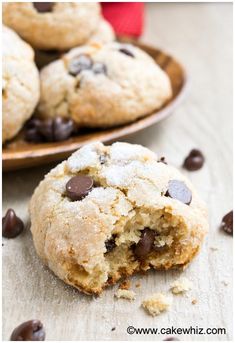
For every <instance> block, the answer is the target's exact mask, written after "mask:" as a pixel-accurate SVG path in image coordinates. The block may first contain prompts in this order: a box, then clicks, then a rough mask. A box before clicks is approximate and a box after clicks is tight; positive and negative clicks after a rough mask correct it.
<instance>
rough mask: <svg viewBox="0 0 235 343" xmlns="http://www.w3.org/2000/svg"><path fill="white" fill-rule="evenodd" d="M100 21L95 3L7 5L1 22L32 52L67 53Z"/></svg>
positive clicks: (27, 3)
mask: <svg viewBox="0 0 235 343" xmlns="http://www.w3.org/2000/svg"><path fill="white" fill-rule="evenodd" d="M100 20H101V15H100V5H99V4H98V3H80V2H25V3H22V2H12V3H10V2H8V3H4V4H3V22H4V24H5V25H7V26H9V27H11V28H12V29H14V30H15V31H16V32H17V33H18V34H19V35H20V36H21V37H22V38H23V39H25V40H26V41H27V42H29V43H30V44H31V45H32V46H33V47H34V48H37V49H42V50H50V49H56V50H67V49H70V48H72V47H75V46H77V45H81V44H83V43H84V42H86V41H87V40H88V39H89V37H90V36H91V35H92V34H93V32H94V31H95V30H96V28H97V27H98V24H99V21H100Z"/></svg>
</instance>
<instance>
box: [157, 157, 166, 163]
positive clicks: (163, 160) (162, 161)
mask: <svg viewBox="0 0 235 343" xmlns="http://www.w3.org/2000/svg"><path fill="white" fill-rule="evenodd" d="M158 162H161V163H164V164H167V162H166V158H165V157H164V156H162V157H160V158H159V160H158Z"/></svg>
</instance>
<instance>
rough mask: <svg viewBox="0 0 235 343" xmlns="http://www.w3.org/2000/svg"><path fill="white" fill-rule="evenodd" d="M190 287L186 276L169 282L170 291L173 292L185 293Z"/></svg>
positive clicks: (190, 283)
mask: <svg viewBox="0 0 235 343" xmlns="http://www.w3.org/2000/svg"><path fill="white" fill-rule="evenodd" d="M190 289H192V282H191V281H190V280H189V279H187V278H186V277H182V278H180V279H178V280H176V281H174V282H173V283H172V284H171V292H172V293H173V294H180V293H185V292H187V291H189V290H190Z"/></svg>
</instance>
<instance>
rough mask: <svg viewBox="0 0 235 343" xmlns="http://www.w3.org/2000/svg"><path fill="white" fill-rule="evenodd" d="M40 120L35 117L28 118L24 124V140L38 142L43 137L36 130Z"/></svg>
mask: <svg viewBox="0 0 235 343" xmlns="http://www.w3.org/2000/svg"><path fill="white" fill-rule="evenodd" d="M40 123H41V120H40V119H37V118H32V119H30V120H29V121H28V122H27V123H26V125H25V140H26V141H27V142H33V143H40V142H42V141H43V137H42V135H41V134H40V132H39V131H38V128H39V126H40Z"/></svg>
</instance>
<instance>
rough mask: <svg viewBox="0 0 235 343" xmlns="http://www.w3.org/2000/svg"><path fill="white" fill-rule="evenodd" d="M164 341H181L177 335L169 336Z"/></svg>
mask: <svg viewBox="0 0 235 343" xmlns="http://www.w3.org/2000/svg"><path fill="white" fill-rule="evenodd" d="M164 341H179V339H178V338H176V337H169V338H166V339H164Z"/></svg>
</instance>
